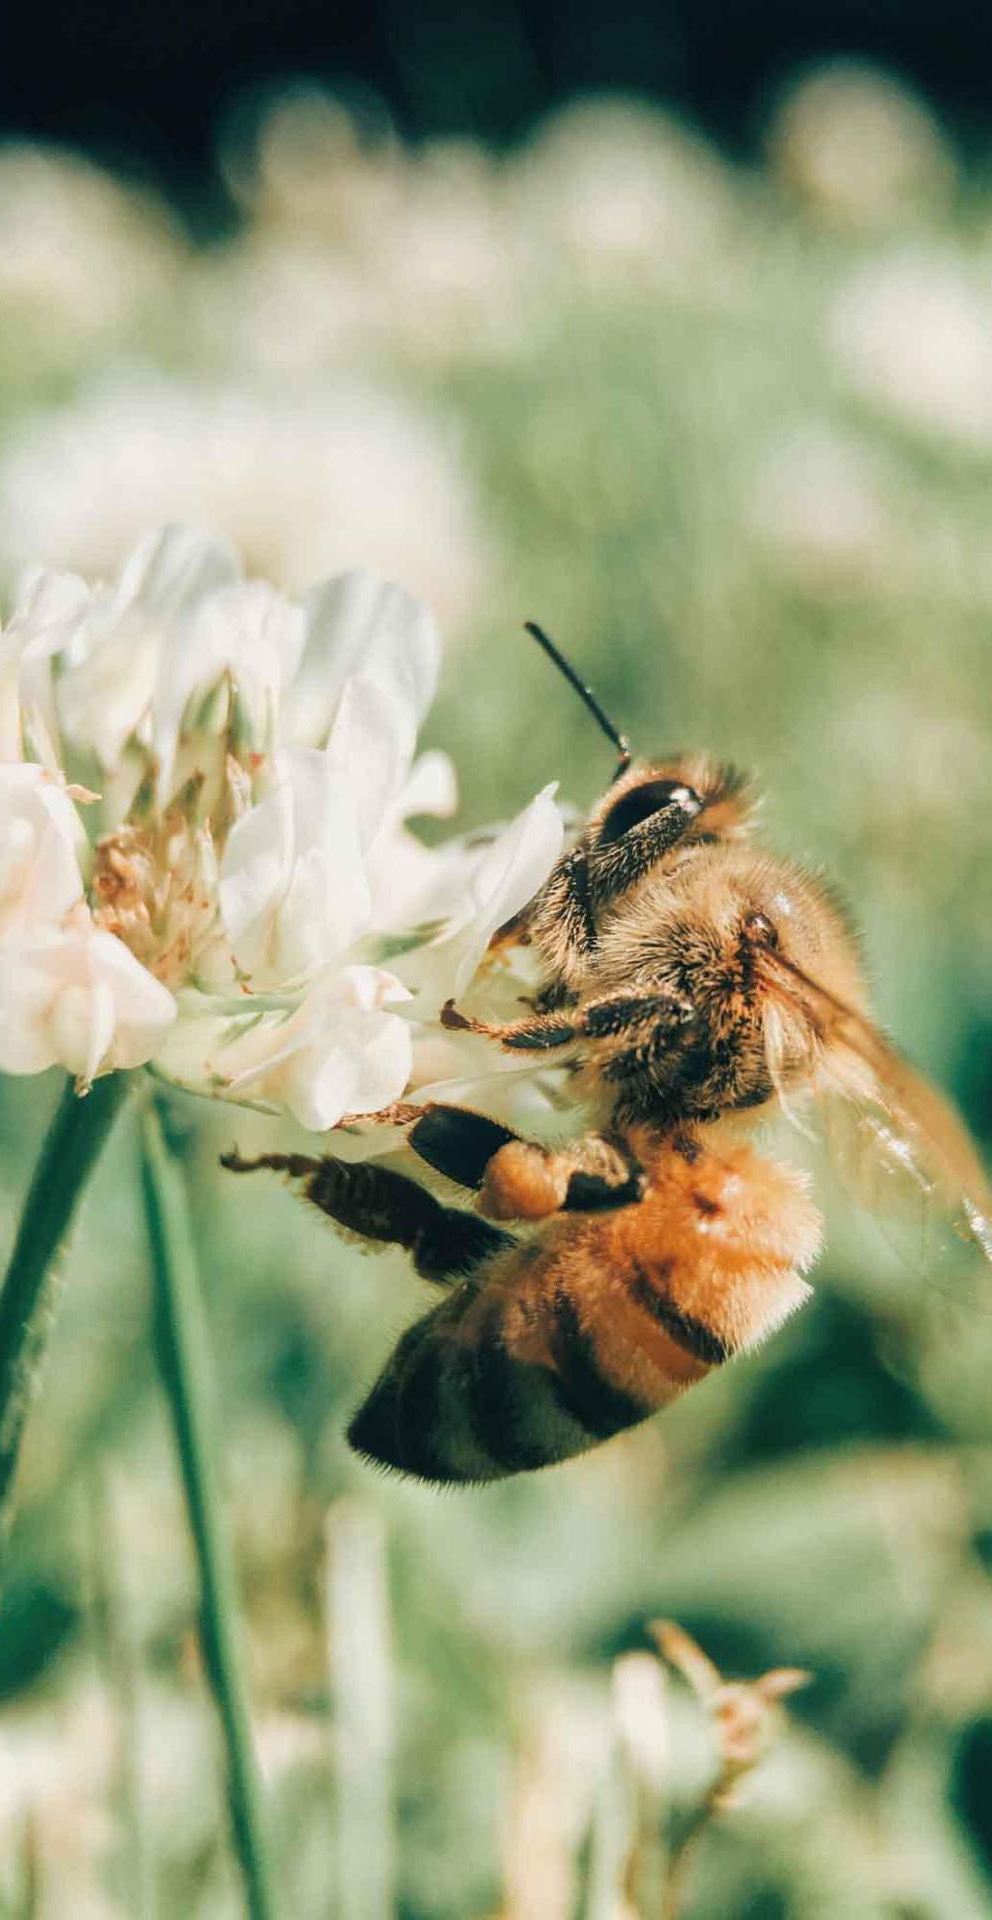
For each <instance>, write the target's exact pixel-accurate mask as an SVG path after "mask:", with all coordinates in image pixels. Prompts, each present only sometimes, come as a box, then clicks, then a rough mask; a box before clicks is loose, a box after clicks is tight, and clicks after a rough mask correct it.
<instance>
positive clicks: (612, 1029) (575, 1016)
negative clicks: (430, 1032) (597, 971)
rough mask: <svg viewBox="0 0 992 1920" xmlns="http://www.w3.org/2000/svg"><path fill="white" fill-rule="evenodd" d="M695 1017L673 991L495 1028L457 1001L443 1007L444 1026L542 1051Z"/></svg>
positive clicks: (672, 1026) (615, 998)
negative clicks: (466, 1009) (465, 1010)
mask: <svg viewBox="0 0 992 1920" xmlns="http://www.w3.org/2000/svg"><path fill="white" fill-rule="evenodd" d="M692 1019H693V1010H692V1008H691V1006H689V1004H688V1002H686V1001H682V1000H679V999H677V998H676V996H675V995H674V994H670V993H657V992H653V993H618V994H611V995H609V997H608V998H606V999H603V1000H593V1001H587V1002H586V1005H585V1006H584V1007H578V1008H576V1009H575V1010H574V1011H572V1010H570V1009H568V1008H562V1009H561V1010H560V1011H558V1012H555V1013H541V1014H535V1015H534V1016H533V1018H532V1019H529V1020H513V1021H510V1022H509V1023H508V1024H507V1025H506V1026H492V1025H490V1024H489V1022H488V1021H486V1020H475V1019H473V1018H472V1016H471V1015H470V1014H465V1013H459V1011H458V1009H457V1007H456V1006H455V1004H454V1001H452V1000H449V1001H447V1003H446V1004H445V1006H443V1007H442V1009H441V1022H442V1025H443V1026H446V1027H451V1028H454V1029H456V1030H460V1031H463V1032H468V1033H481V1034H484V1035H485V1036H486V1037H487V1038H488V1039H490V1040H498V1042H499V1044H500V1046H502V1047H510V1048H512V1049H513V1050H514V1051H518V1050H519V1051H522V1052H531V1051H533V1052H544V1051H548V1050H551V1049H553V1048H555V1047H567V1046H570V1045H571V1044H572V1043H573V1042H574V1041H577V1040H605V1039H610V1038H612V1037H613V1036H614V1035H616V1034H622V1033H625V1032H627V1031H628V1030H634V1029H637V1028H639V1027H645V1026H651V1027H652V1028H655V1029H658V1028H663V1029H664V1030H665V1032H666V1035H667V1034H668V1033H669V1032H671V1031H675V1030H677V1029H679V1028H684V1027H685V1026H686V1025H687V1024H689V1023H690V1022H691V1021H692Z"/></svg>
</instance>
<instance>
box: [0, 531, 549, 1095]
mask: <svg viewBox="0 0 992 1920" xmlns="http://www.w3.org/2000/svg"><path fill="white" fill-rule="evenodd" d="M439 662H440V641H439V637H438V633H437V629H436V627H435V625H434V621H433V619H432V618H431V616H430V614H429V613H428V611H427V609H426V608H425V607H424V606H422V605H421V604H420V603H419V602H418V601H416V600H414V599H413V598H412V597H411V596H410V595H409V594H407V593H405V592H404V591H403V589H402V588H400V587H397V586H394V585H391V584H390V583H389V582H386V581H382V580H379V579H377V578H375V577H374V576H371V575H367V574H361V573H351V574H346V575H343V576H341V577H340V578H338V579H336V580H331V581H327V582H325V583H323V585H320V586H318V587H316V588H314V589H313V591H312V592H311V593H310V594H309V595H308V596H307V598H306V599H305V600H303V601H301V602H298V603H297V602H293V601H290V600H287V599H285V598H284V597H283V596H282V595H280V594H279V593H277V592H276V591H275V589H273V588H272V587H270V586H267V585H266V584H265V583H264V582H261V581H258V580H246V579H245V578H244V577H243V576H242V574H241V571H240V567H239V564H238V561H237V558H236V556H235V554H234V551H233V549H231V548H230V547H228V546H227V545H226V544H225V543H223V542H221V541H217V540H215V539H214V538H213V537H212V536H210V535H208V534H205V533H200V532H197V531H196V530H195V529H191V528H185V527H170V528H166V529H165V530H164V531H161V532H159V533H156V534H152V535H149V536H147V537H146V538H145V539H143V540H142V541H141V542H140V543H139V545H138V547H137V548H136V549H135V550H134V552H133V553H132V554H131V555H129V557H128V558H127V560H126V562H125V564H124V566H123V568H122V570H121V573H120V575H119V577H118V579H117V580H116V581H115V582H113V583H112V584H110V585H107V586H96V587H90V586H88V585H87V584H86V583H85V582H84V581H82V580H81V579H79V578H77V577H76V576H74V575H62V576H57V575H47V574H43V573H38V572H35V573H33V574H31V575H30V576H29V578H28V579H27V580H26V582H25V585H24V588H23V591H22V594H21V596H20V598H19V600H18V603H17V605H16V607H15V609H14V613H13V616H12V618H11V620H10V623H9V625H8V627H7V629H6V632H5V633H4V634H3V635H2V636H0V696H2V697H0V745H2V749H3V752H4V754H5V755H6V758H5V760H3V761H0V1070H3V1071H6V1072H10V1073H38V1072H42V1071H43V1070H44V1069H45V1068H47V1067H49V1066H53V1065H56V1064H61V1065H62V1066H64V1067H66V1068H67V1069H68V1070H69V1072H70V1073H72V1074H74V1075H75V1076H76V1077H77V1080H78V1082H79V1085H80V1087H81V1088H85V1087H86V1086H88V1085H89V1084H90V1083H91V1082H92V1081H93V1080H94V1079H95V1078H96V1077H97V1076H98V1075H100V1074H103V1073H106V1072H109V1071H112V1070H113V1069H116V1068H133V1067H137V1066H141V1065H143V1064H146V1063H147V1064H149V1065H151V1066H152V1068H153V1069H154V1070H155V1071H156V1073H158V1074H159V1075H162V1076H164V1077H166V1078H169V1079H172V1080H173V1081H175V1082H176V1083H177V1084H180V1085H182V1086H184V1087H186V1088H188V1089H190V1090H193V1091H196V1092H199V1093H205V1094H210V1095H213V1096H215V1097H218V1098H223V1099H230V1100H235V1101H240V1102H243V1103H246V1104H250V1105H256V1106H263V1107H266V1108H268V1109H270V1110H273V1109H274V1110H285V1111H286V1112H288V1113H290V1114H292V1115H293V1116H294V1117H295V1118H296V1119H297V1120H298V1121H299V1122H301V1124H303V1125H304V1126H307V1127H311V1128H315V1129H318V1130H326V1129H328V1128H332V1127H337V1126H338V1125H339V1124H340V1123H341V1122H342V1121H344V1120H348V1121H349V1122H351V1121H353V1120H354V1119H355V1117H356V1116H362V1115H377V1116H379V1119H380V1123H381V1126H380V1131H381V1128H382V1127H386V1129H387V1132H388V1121H389V1116H390V1113H391V1111H392V1110H393V1109H394V1108H395V1107H396V1104H397V1103H398V1102H400V1101H401V1100H402V1099H403V1098H404V1096H405V1095H408V1094H409V1093H410V1092H411V1091H412V1090H414V1089H415V1088H417V1087H418V1086H420V1085H422V1084H424V1083H425V1082H427V1081H431V1082H432V1083H437V1082H439V1081H443V1080H444V1079H445V1078H446V1077H447V1078H448V1079H452V1078H453V1079H455V1080H457V1081H458V1082H464V1081H466V1080H468V1081H471V1079H472V1078H473V1076H477V1075H479V1074H480V1073H481V1074H482V1075H483V1076H485V1075H486V1074H491V1073H492V1071H493V1070H492V1067H491V1063H489V1062H488V1061H483V1060H482V1059H481V1058H480V1050H479V1046H478V1042H477V1041H475V1040H474V1038H473V1037H472V1036H462V1035H458V1034H449V1033H447V1032H446V1031H445V1030H444V1029H443V1028H442V1027H441V1025H440V1024H439V1015H440V1010H441V1007H442V1006H443V1004H444V1002H445V1000H447V999H448V998H449V997H451V996H452V995H454V994H462V993H463V992H465V991H466V990H468V989H469V988H470V987H471V986H472V985H473V982H474V977H475V975H476V973H477V969H478V968H479V966H480V963H481V961H482V960H483V957H484V955H485V953H486V949H487V947H488V945H489V942H490V939H491V936H492V934H493V933H494V932H495V931H496V930H497V928H498V927H499V926H501V925H502V924H503V923H504V922H505V921H506V920H508V919H509V918H510V917H511V916H512V915H513V914H514V913H515V912H517V910H518V909H519V908H520V907H522V906H523V905H524V904H525V903H526V901H527V900H528V899H530V898H531V896H532V895H533V894H534V892H535V891H536V889H537V888H538V887H539V886H540V885H541V883H542V881H543V880H544V878H545V876H546V875H547V873H548V871H549V869H550V867H551V865H552V863H553V861H554V859H555V858H556V857H557V854H558V851H559V849H560V846H561V840H562V823H561V818H560V816H559V813H558V810H557V808H556V806H555V805H554V801H553V798H552V791H553V790H552V789H551V788H547V789H546V790H545V791H544V792H543V793H541V794H539V795H538V796H537V798H536V799H535V800H534V801H533V802H532V803H531V805H530V806H529V807H527V808H525V809H524V811H523V812H522V813H521V815H520V816H519V818H518V819H517V820H515V821H513V822H511V823H510V825H509V826H508V827H506V828H504V829H503V830H502V831H500V832H496V833H494V834H492V835H481V836H480V835H475V836H473V837H472V838H471V839H470V840H463V839H456V840H455V841H454V842H450V843H448V844H447V845H442V846H440V847H436V848H432V849H430V848H428V847H426V846H424V845H422V844H421V843H420V842H419V841H418V840H417V838H416V836H415V834H414V833H412V832H411V830H410V827H409V825H408V822H409V820H410V819H411V818H412V817H413V816H414V815H423V814H425V813H427V812H434V813H436V814H442V815H443V814H448V813H450V812H451V811H452V810H453V807H454V804H455V785H454V773H453V769H452V767H451V765H450V762H449V761H448V759H447V757H446V755H444V754H441V753H439V752H437V751H436V750H435V751H433V752H431V753H428V754H424V755H422V756H421V757H420V758H419V759H418V758H417V757H416V748H417V733H418V729H419V727H420V724H421V721H422V720H423V718H424V715H425V713H426V711H427V709H428V707H429V705H430V702H431V699H432V697H433V693H434V690H435V686H436V683H437V676H438V668H439ZM84 777H85V778H86V780H87V781H88V783H89V788H90V789H91V790H88V789H87V787H86V786H84V785H82V784H78V783H80V782H81V781H82V780H83V778H84ZM92 789H96V791H93V790H92ZM84 819H85V827H86V829H87V830H88V833H87V832H86V831H84Z"/></svg>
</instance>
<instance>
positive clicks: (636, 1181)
mask: <svg viewBox="0 0 992 1920" xmlns="http://www.w3.org/2000/svg"><path fill="white" fill-rule="evenodd" d="M646 1187H647V1175H646V1174H645V1172H644V1169H643V1167H632V1168H631V1170H630V1173H629V1175H628V1178H627V1179H626V1180H624V1181H623V1183H622V1184H621V1185H619V1186H618V1185H616V1184H615V1183H614V1184H613V1185H611V1183H610V1182H609V1181H608V1180H604V1179H603V1178H602V1176H601V1175H600V1174H598V1173H573V1174H572V1177H571V1179H570V1180H569V1183H568V1192H567V1194H566V1196H565V1203H564V1206H563V1208H562V1211H563V1212H564V1213H605V1212H606V1211H607V1210H608V1209H610V1208H612V1207H633V1206H636V1205H637V1202H638V1201H639V1200H643V1198H644V1192H645V1188H646Z"/></svg>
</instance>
